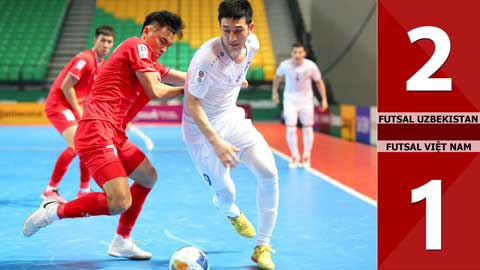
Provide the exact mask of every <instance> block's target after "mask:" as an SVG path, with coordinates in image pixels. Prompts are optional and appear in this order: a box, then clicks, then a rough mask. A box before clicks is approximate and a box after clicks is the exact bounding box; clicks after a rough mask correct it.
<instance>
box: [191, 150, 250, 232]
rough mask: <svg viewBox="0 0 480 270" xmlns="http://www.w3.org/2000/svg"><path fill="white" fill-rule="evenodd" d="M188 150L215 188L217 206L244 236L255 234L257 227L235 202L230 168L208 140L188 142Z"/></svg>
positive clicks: (214, 198)
mask: <svg viewBox="0 0 480 270" xmlns="http://www.w3.org/2000/svg"><path fill="white" fill-rule="evenodd" d="M187 148H188V152H189V154H190V157H191V158H192V161H193V163H194V165H195V167H196V168H197V171H198V172H199V174H200V176H201V177H202V179H203V180H204V181H205V182H206V183H207V184H208V185H209V187H210V188H211V189H212V190H213V192H214V196H213V199H212V202H213V204H214V205H215V207H216V208H217V209H218V210H219V211H220V212H221V213H222V214H224V215H225V216H226V217H227V218H228V219H229V220H230V223H232V225H233V227H234V228H235V230H236V231H237V232H238V233H239V234H240V235H241V236H244V237H253V236H255V234H256V232H255V228H254V227H253V226H252V224H251V223H250V221H248V219H247V218H246V217H245V216H244V215H243V213H242V212H241V211H240V209H239V207H238V206H237V204H236V203H235V195H236V190H235V184H234V183H233V180H232V178H231V176H230V169H229V168H225V167H224V166H223V164H222V163H221V161H220V160H219V159H218V157H217V156H216V154H215V151H214V150H213V148H212V147H211V146H210V144H208V143H207V142H204V143H203V144H188V143H187Z"/></svg>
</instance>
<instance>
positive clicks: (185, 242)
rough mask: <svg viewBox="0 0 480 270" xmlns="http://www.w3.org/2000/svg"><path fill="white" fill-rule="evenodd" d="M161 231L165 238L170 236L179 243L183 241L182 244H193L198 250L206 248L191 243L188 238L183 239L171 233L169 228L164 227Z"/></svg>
mask: <svg viewBox="0 0 480 270" xmlns="http://www.w3.org/2000/svg"><path fill="white" fill-rule="evenodd" d="M163 233H164V234H165V236H166V237H167V238H170V239H172V240H174V241H178V242H180V243H184V244H186V245H188V246H194V247H196V248H199V249H200V250H203V251H205V250H206V249H204V248H203V247H201V246H199V245H197V244H195V243H192V242H190V241H188V240H185V239H183V238H181V237H178V236H176V235H174V234H173V233H171V232H170V231H169V230H167V229H164V230H163Z"/></svg>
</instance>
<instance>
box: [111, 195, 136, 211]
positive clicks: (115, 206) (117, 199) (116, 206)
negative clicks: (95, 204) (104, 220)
mask: <svg viewBox="0 0 480 270" xmlns="http://www.w3.org/2000/svg"><path fill="white" fill-rule="evenodd" d="M131 205H132V196H131V195H130V193H127V194H121V195H114V196H110V197H108V208H109V209H110V214H112V215H118V214H121V213H123V212H125V211H127V210H128V209H129V208H130V206H131Z"/></svg>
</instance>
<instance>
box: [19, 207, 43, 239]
mask: <svg viewBox="0 0 480 270" xmlns="http://www.w3.org/2000/svg"><path fill="white" fill-rule="evenodd" d="M35 212H37V210H35V211H33V212H31V213H30V215H28V217H27V218H26V219H25V221H24V222H23V226H22V233H23V235H24V236H26V237H30V236H32V235H34V234H35V233H36V232H37V231H38V229H40V228H38V229H37V230H36V231H34V232H32V233H31V234H28V233H26V226H25V225H26V224H27V223H28V222H29V220H30V219H31V218H32V216H33V214H34V213H35Z"/></svg>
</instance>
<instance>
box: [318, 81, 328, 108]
mask: <svg viewBox="0 0 480 270" xmlns="http://www.w3.org/2000/svg"><path fill="white" fill-rule="evenodd" d="M315 84H316V85H317V89H318V93H319V94H320V96H321V97H322V112H324V111H325V110H327V108H328V101H327V89H326V88H325V83H324V82H323V80H322V79H320V80H318V81H315Z"/></svg>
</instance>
